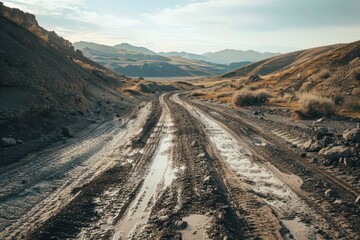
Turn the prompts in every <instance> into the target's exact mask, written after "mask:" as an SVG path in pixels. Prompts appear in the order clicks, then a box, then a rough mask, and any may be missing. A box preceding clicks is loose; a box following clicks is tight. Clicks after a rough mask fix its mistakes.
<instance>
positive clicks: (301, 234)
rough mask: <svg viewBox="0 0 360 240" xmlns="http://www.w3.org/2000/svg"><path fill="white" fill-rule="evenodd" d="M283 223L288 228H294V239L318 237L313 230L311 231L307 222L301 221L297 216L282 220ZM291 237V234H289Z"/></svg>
mask: <svg viewBox="0 0 360 240" xmlns="http://www.w3.org/2000/svg"><path fill="white" fill-rule="evenodd" d="M282 222H283V224H284V225H285V226H286V228H287V229H292V231H291V234H292V235H293V238H294V239H297V240H308V239H316V237H315V234H314V232H313V231H309V227H308V225H307V224H306V223H303V222H301V220H300V219H299V218H298V217H296V218H294V219H292V220H282ZM287 237H288V238H290V236H289V234H288V235H287Z"/></svg>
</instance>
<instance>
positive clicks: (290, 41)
mask: <svg viewBox="0 0 360 240" xmlns="http://www.w3.org/2000/svg"><path fill="white" fill-rule="evenodd" d="M176 3H177V5H176ZM5 4H6V5H9V6H12V7H18V8H21V9H23V10H26V11H29V12H31V13H34V14H36V15H37V18H38V19H39V23H40V24H41V25H43V26H44V27H45V28H47V29H49V30H56V31H57V32H59V33H60V34H62V35H63V36H65V37H66V38H68V39H70V40H71V41H73V42H74V41H79V40H85V41H95V42H99V43H103V44H109V45H112V44H117V43H120V42H124V41H126V42H130V43H132V44H137V45H145V46H146V47H150V48H153V49H154V50H155V51H172V50H177V51H180V50H186V51H193V52H196V53H202V52H207V51H216V50H222V49H224V48H237V49H243V50H246V49H255V50H261V51H281V52H284V51H289V50H295V49H301V48H308V47H312V46H318V45H324V44H331V43H337V42H349V41H354V40H358V39H359V38H360V32H359V31H360V30H359V29H360V18H359V17H358V9H360V1H358V0H347V1H346V3H344V1H338V0H317V1H314V0H301V1H289V0H253V1H249V0H201V1H191V0H171V1H168V0H166V1H165V0H159V1H158V2H155V1H154V2H150V1H148V0H133V1H131V2H116V3H115V2H113V1H110V0H103V1H89V0H59V1H50V0H9V1H5Z"/></svg>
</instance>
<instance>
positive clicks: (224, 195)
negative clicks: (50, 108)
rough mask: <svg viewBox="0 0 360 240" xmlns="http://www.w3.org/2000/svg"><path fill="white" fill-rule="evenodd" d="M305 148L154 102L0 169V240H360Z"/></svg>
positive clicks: (260, 129) (233, 117)
mask: <svg viewBox="0 0 360 240" xmlns="http://www.w3.org/2000/svg"><path fill="white" fill-rule="evenodd" d="M289 139H290V140H291V141H292V142H293V143H292V144H291V145H289ZM304 141H305V140H304V139H302V138H301V137H295V136H291V134H287V133H286V131H285V130H284V129H279V128H277V127H273V126H271V125H267V124H266V123H264V122H261V120H259V119H257V118H254V117H253V116H250V115H246V114H239V113H238V112H236V111H233V110H231V109H226V108H221V107H219V106H218V105H215V104H210V103H204V102H198V101H193V100H191V99H188V98H186V97H185V95H184V94H180V93H167V94H163V95H161V96H160V97H159V98H158V99H156V100H154V101H152V102H147V103H143V104H142V105H141V106H139V107H138V108H136V109H135V110H134V111H133V112H131V113H130V114H128V115H127V116H124V117H122V118H116V119H114V120H113V121H108V122H106V123H104V124H102V125H100V126H96V127H94V128H92V129H91V130H89V131H85V132H84V133H82V135H80V136H77V137H76V138H74V139H72V140H69V141H68V142H66V143H63V144H59V145H57V146H53V147H51V148H49V149H45V150H43V151H40V152H37V153H34V154H33V155H31V156H28V157H26V158H25V159H22V160H21V161H20V162H19V163H17V164H15V165H11V166H7V167H6V168H2V169H0V179H1V181H0V206H1V209H0V231H1V232H0V239H111V240H121V239H360V230H359V227H358V226H359V223H360V222H359V217H360V209H359V207H358V205H355V204H353V202H354V201H355V199H356V197H357V196H358V193H359V192H360V191H359V189H358V187H357V186H355V185H352V184H350V183H349V182H347V181H344V179H342V178H340V177H338V176H336V175H334V174H332V173H331V172H329V171H324V170H322V169H320V168H318V167H316V166H314V165H312V164H310V163H309V162H308V161H304V159H302V158H301V157H300V155H301V150H300V149H299V148H298V147H297V145H301V144H303V143H304ZM329 188H331V189H333V190H334V191H336V193H337V196H336V197H334V196H333V195H331V196H329V195H328V194H325V192H326V190H327V189H329Z"/></svg>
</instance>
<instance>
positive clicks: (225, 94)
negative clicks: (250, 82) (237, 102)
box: [216, 92, 232, 98]
mask: <svg viewBox="0 0 360 240" xmlns="http://www.w3.org/2000/svg"><path fill="white" fill-rule="evenodd" d="M231 95H232V93H230V92H223V93H219V94H217V95H216V98H224V97H230V96H231Z"/></svg>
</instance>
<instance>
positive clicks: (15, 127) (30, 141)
mask: <svg viewBox="0 0 360 240" xmlns="http://www.w3.org/2000/svg"><path fill="white" fill-rule="evenodd" d="M0 39H1V41H0V139H3V140H2V141H1V146H2V147H3V148H0V151H2V153H0V155H1V156H6V159H0V160H1V161H0V162H9V161H11V159H13V156H15V155H16V152H17V150H16V148H13V147H11V146H12V145H15V144H19V143H22V144H23V146H25V147H26V146H28V148H29V149H34V148H36V146H38V145H39V144H40V145H41V144H45V143H48V142H51V140H50V139H52V140H54V139H59V138H60V139H61V137H63V136H64V135H68V136H69V135H71V133H70V132H69V131H68V130H69V129H67V130H66V128H67V126H69V125H72V124H74V123H77V124H78V125H77V126H76V127H74V129H75V130H79V129H81V128H83V127H85V126H87V125H89V124H90V123H92V122H94V121H98V120H99V119H103V118H104V117H106V115H108V116H112V115H114V114H117V113H118V114H123V113H125V112H126V111H128V110H129V109H130V107H131V106H132V105H133V104H134V103H135V102H136V101H137V100H136V99H134V98H132V99H131V98H128V97H126V96H123V95H121V94H120V93H119V92H118V91H116V90H117V89H118V88H120V87H124V86H127V85H131V82H130V81H129V80H128V78H126V77H124V76H121V75H118V74H116V73H114V72H112V71H110V70H108V69H106V68H104V67H103V66H101V65H98V64H96V63H94V62H92V61H91V60H89V59H88V58H86V57H84V56H83V55H82V53H81V52H80V51H74V48H73V47H72V45H71V43H70V42H69V41H67V40H65V39H63V38H61V37H59V36H58V35H56V33H55V32H49V31H47V30H45V29H43V28H42V27H40V26H39V25H38V23H37V21H36V19H35V16H34V15H31V14H29V13H24V12H22V11H20V10H18V9H11V8H8V7H5V6H4V5H3V4H2V3H0ZM102 102H104V103H105V102H108V103H109V104H108V106H106V108H104V109H101V113H96V112H99V111H98V108H99V107H98V106H99V104H101V103H102ZM64 129H65V130H64ZM4 139H5V140H6V139H8V140H9V139H15V140H18V141H17V143H16V141H15V143H14V141H13V140H9V141H5V140H4ZM13 149H14V150H13Z"/></svg>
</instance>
